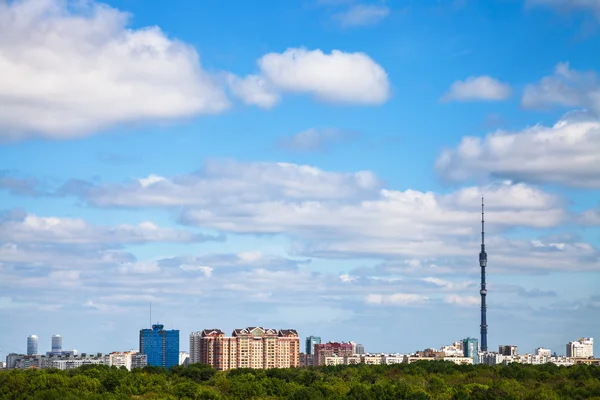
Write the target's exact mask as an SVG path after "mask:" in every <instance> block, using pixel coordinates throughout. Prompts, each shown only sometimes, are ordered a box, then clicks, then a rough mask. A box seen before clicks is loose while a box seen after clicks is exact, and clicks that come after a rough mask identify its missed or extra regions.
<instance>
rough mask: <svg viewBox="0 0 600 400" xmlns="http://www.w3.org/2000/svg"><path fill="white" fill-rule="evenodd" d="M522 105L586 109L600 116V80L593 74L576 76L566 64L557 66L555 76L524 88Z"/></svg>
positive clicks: (591, 72) (575, 72)
mask: <svg viewBox="0 0 600 400" xmlns="http://www.w3.org/2000/svg"><path fill="white" fill-rule="evenodd" d="M521 104H522V105H523V107H525V108H538V109H539V108H546V107H549V106H557V105H558V106H565V107H585V108H587V109H588V110H589V111H590V112H593V113H595V114H596V115H597V116H598V115H600V80H599V79H598V76H597V75H596V73H595V72H593V71H590V72H577V71H575V70H572V69H571V68H570V66H569V63H559V64H558V65H557V66H556V69H555V70H554V75H552V76H547V77H544V78H542V80H540V82H539V83H537V84H535V85H527V86H526V87H525V90H524V92H523V98H522V99H521Z"/></svg>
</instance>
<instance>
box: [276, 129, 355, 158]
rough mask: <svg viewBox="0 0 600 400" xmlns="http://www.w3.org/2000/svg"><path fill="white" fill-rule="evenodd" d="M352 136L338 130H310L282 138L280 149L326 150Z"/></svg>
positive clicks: (349, 133) (348, 132)
mask: <svg viewBox="0 0 600 400" xmlns="http://www.w3.org/2000/svg"><path fill="white" fill-rule="evenodd" d="M354 135H355V134H354V132H351V131H341V130H339V129H331V128H329V129H314V128H311V129H307V130H304V131H302V132H298V133H296V134H295V135H292V136H290V137H287V138H284V139H283V140H282V141H281V147H283V148H284V149H286V150H291V151H298V152H303V151H319V150H326V149H328V148H329V147H330V146H332V145H333V144H335V143H339V142H342V141H344V140H349V139H350V138H352V137H353V136H354Z"/></svg>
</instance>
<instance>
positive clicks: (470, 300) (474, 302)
mask: <svg viewBox="0 0 600 400" xmlns="http://www.w3.org/2000/svg"><path fill="white" fill-rule="evenodd" d="M444 302H445V303H448V304H454V305H457V306H462V307H475V306H478V305H479V304H480V302H481V299H480V298H478V297H475V296H459V295H456V294H453V295H448V296H446V297H445V298H444Z"/></svg>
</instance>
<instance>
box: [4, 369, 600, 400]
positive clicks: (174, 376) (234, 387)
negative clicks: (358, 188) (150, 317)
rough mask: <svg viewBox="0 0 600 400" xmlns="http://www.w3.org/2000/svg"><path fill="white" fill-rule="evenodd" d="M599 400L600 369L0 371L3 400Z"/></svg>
mask: <svg viewBox="0 0 600 400" xmlns="http://www.w3.org/2000/svg"><path fill="white" fill-rule="evenodd" d="M588 398H589V399H596V400H600V367H595V366H588V365H576V366H573V367H557V366H556V365H551V364H546V365H519V364H510V365H507V366H494V367H490V366H485V365H476V366H472V365H471V366H467V365H455V364H453V363H450V362H437V361H435V362H429V361H428V362H417V363H414V364H397V365H351V366H332V367H319V368H290V369H272V370H267V371H265V370H254V369H235V370H231V371H226V372H218V371H215V370H214V369H213V368H211V367H209V366H206V365H201V364H192V365H189V366H187V367H182V366H178V367H174V368H171V369H170V370H165V369H162V368H155V367H146V368H142V369H136V370H134V371H132V372H129V371H127V370H125V369H123V368H121V369H119V368H115V367H107V366H102V365H86V366H83V367H81V368H78V369H74V370H68V371H59V370H50V369H49V370H36V369H30V370H25V371H19V370H5V371H0V399H12V400H21V399H23V400H38V399H40V400H54V399H57V400H58V399H60V400H75V399H93V400H133V399H136V400H142V399H144V400H151V399H173V400H175V399H181V400H184V399H185V400H229V399H232V400H259V399H265V400H276V399H288V400H343V399H355V400H396V399H399V400H403V399H406V400H408V399H412V400H428V399H436V400H453V399H456V400H463V399H464V400H477V399H486V400H494V399H503V400H504V399H506V400H530V399H536V400H538V399H540V400H555V399H588Z"/></svg>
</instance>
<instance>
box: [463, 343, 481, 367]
mask: <svg viewBox="0 0 600 400" xmlns="http://www.w3.org/2000/svg"><path fill="white" fill-rule="evenodd" d="M462 350H463V356H464V357H469V358H472V359H473V364H477V363H478V362H479V343H478V342H477V339H474V338H466V339H463V341H462Z"/></svg>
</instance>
